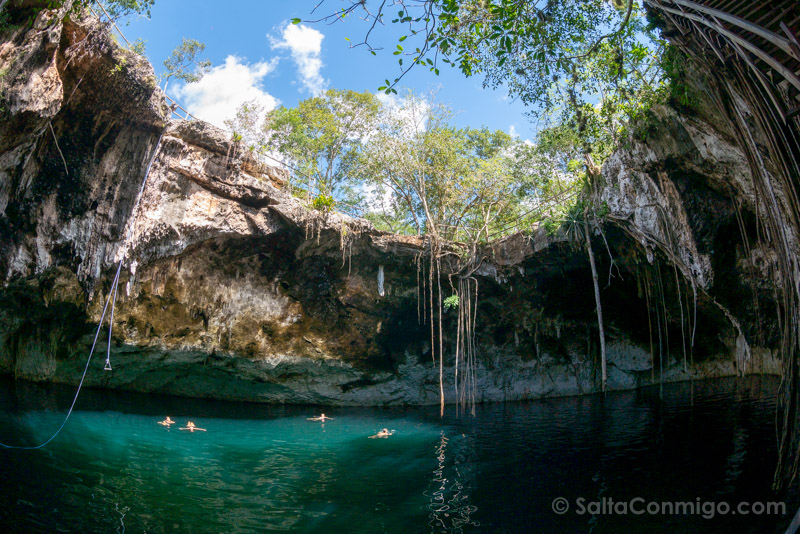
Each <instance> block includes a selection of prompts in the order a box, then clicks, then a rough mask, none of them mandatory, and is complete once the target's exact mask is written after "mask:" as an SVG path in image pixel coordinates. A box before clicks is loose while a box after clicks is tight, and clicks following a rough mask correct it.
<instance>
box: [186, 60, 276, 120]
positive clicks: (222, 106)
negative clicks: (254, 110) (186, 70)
mask: <svg viewBox="0 0 800 534" xmlns="http://www.w3.org/2000/svg"><path fill="white" fill-rule="evenodd" d="M275 65H276V61H275V60H273V61H261V62H258V63H253V64H247V63H245V62H244V60H242V59H241V58H238V57H236V56H228V57H227V58H226V59H225V63H224V64H223V65H217V66H216V67H213V68H212V69H211V70H210V71H209V72H208V74H206V75H205V76H203V78H202V79H201V80H200V81H199V82H195V83H189V84H185V85H183V86H180V87H177V88H176V89H175V90H174V94H175V96H176V97H177V98H178V99H180V100H182V101H183V105H184V106H185V107H186V108H187V109H188V110H189V112H190V113H191V114H192V115H194V116H195V117H197V118H198V119H202V120H204V121H208V122H210V123H211V124H213V125H215V126H218V127H220V128H225V124H224V121H225V120H226V119H231V118H233V116H234V115H236V110H237V109H238V108H239V106H241V105H242V104H243V103H244V102H251V101H255V102H257V103H258V104H259V105H260V106H262V107H263V108H264V111H269V110H271V109H274V108H275V107H276V106H277V105H278V99H277V98H275V97H274V96H272V95H271V94H269V93H268V92H266V91H265V90H264V89H263V88H262V83H263V80H264V78H265V77H266V76H267V74H269V73H270V72H272V71H273V70H274V69H275Z"/></svg>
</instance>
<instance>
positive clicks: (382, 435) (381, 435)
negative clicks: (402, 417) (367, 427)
mask: <svg viewBox="0 0 800 534" xmlns="http://www.w3.org/2000/svg"><path fill="white" fill-rule="evenodd" d="M392 434H394V430H392V431H391V432H390V431H389V429H388V428H382V429H381V431H380V432H378V433H377V434H375V435H374V436H370V438H388V437H389V436H391V435H392Z"/></svg>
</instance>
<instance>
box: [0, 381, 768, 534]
mask: <svg viewBox="0 0 800 534" xmlns="http://www.w3.org/2000/svg"><path fill="white" fill-rule="evenodd" d="M717 384H718V387H710V386H708V385H706V386H703V385H696V386H695V387H694V390H692V389H687V388H686V387H683V386H674V387H673V388H672V389H671V390H670V391H671V393H670V395H669V396H668V397H665V398H663V399H659V398H658V396H657V393H653V392H652V391H651V392H629V393H619V394H610V395H608V396H607V398H606V399H605V400H603V399H602V398H601V397H584V398H570V399H552V400H547V401H540V402H531V403H516V404H506V405H502V404H496V405H488V406H481V407H479V410H478V413H477V416H476V417H475V418H469V417H467V418H456V417H447V416H446V417H445V418H444V419H439V417H438V416H437V413H436V412H437V411H438V408H436V407H431V408H395V409H379V408H374V409H371V408H370V409H368V408H349V409H345V408H336V409H334V408H326V409H323V410H324V411H325V412H326V413H327V414H328V415H333V417H334V419H333V420H332V421H328V422H325V423H320V422H313V421H308V420H307V418H308V417H310V416H312V415H315V414H318V413H319V412H320V408H316V410H315V409H313V408H303V407H265V406H259V405H253V404H235V403H214V402H210V401H195V400H190V399H174V398H157V397H152V396H150V397H148V396H143V395H131V394H122V393H100V392H85V394H84V395H83V396H82V398H81V401H80V402H79V405H78V406H79V408H80V409H78V410H76V411H75V412H74V414H73V416H72V418H71V419H70V421H69V423H68V424H67V426H66V427H65V429H64V431H63V432H62V434H61V435H60V436H59V437H58V438H57V439H56V440H55V441H54V442H53V443H51V444H50V445H48V447H47V448H46V449H44V450H38V451H19V450H0V460H2V465H3V466H4V476H3V477H2V481H0V523H2V524H4V525H8V526H10V527H11V529H12V530H16V531H21V530H27V531H31V530H33V531H37V530H40V531H48V532H59V531H63V532H112V531H116V532H123V531H128V532H145V531H146V532H166V531H181V532H260V531H270V530H273V531H297V532H484V531H486V532H495V531H504V532H518V531H522V532H530V531H532V532H538V531H541V532H549V531H553V530H558V531H564V532H572V531H574V532H584V531H588V530H589V529H591V528H595V531H598V532H604V531H605V532H615V531H618V530H619V529H621V528H624V529H625V530H626V531H629V532H653V531H659V530H658V529H659V528H662V529H663V530H661V531H663V532H673V531H686V532H693V531H702V530H703V528H704V527H707V528H708V530H707V531H708V532H714V531H719V524H713V525H712V524H711V523H708V522H706V523H702V522H700V523H698V522H697V521H695V520H694V519H692V520H690V521H686V520H685V519H681V520H680V521H678V520H674V519H670V518H666V519H665V518H649V521H650V523H647V520H648V519H647V518H645V519H642V520H641V521H640V522H638V523H631V522H626V520H625V519H618V518H617V519H613V518H593V517H577V516H564V517H560V516H557V515H555V514H553V512H552V511H551V509H550V504H551V501H552V499H553V498H554V497H556V496H559V495H564V496H566V497H568V498H575V497H577V496H580V495H585V496H587V497H593V496H597V495H599V494H602V493H604V492H606V493H608V494H613V495H615V496H618V497H622V496H625V495H633V494H635V493H636V492H638V493H641V494H643V495H645V496H647V495H651V496H658V497H662V498H663V497H666V496H674V495H680V494H681V492H683V493H684V494H685V493H686V492H688V491H689V490H690V489H691V497H692V498H694V496H695V494H696V493H698V491H702V492H705V493H703V495H717V496H718V495H727V496H749V495H750V494H751V493H752V492H758V491H761V492H763V491H765V488H768V484H769V470H770V469H771V467H769V465H774V464H769V462H773V461H774V459H773V457H772V456H770V452H769V451H770V450H772V451H774V433H772V434H771V432H774V430H771V428H772V423H771V421H772V416H773V412H772V407H773V404H772V398H773V394H774V384H767V385H758V386H753V387H749V388H748V387H745V388H743V387H741V386H737V385H736V384H735V383H733V382H717ZM2 385H4V386H6V389H5V391H3V393H2V394H0V405H2V407H3V409H2V411H1V412H0V440H2V441H6V442H8V441H12V440H13V442H15V443H19V444H31V443H36V442H41V441H43V440H44V439H46V438H48V437H49V436H50V434H51V433H52V431H53V429H55V428H57V427H58V425H60V423H61V421H62V418H63V416H64V413H65V411H64V407H65V406H66V405H68V402H67V401H65V399H68V397H69V395H70V393H71V392H72V391H73V390H71V389H70V388H53V387H50V388H42V387H35V386H30V385H26V386H23V385H17V386H14V385H13V384H11V383H4V384H2ZM734 400H736V402H737V403H738V404H737V403H734V402H733V401H734ZM54 408H58V410H57V411H56V410H55V409H54ZM102 410H106V411H102ZM167 412H168V413H167ZM166 415H170V416H171V417H172V418H173V419H174V420H175V421H176V424H175V425H172V427H170V428H166V427H164V426H161V425H159V424H157V423H158V421H160V420H162V419H163V418H164V417H165V416H166ZM188 421H193V422H194V423H195V424H196V425H197V426H198V427H200V428H204V429H205V430H206V431H205V432H203V431H197V432H188V431H181V430H179V427H184V426H185V425H186V423H187V422H188ZM384 427H385V428H388V429H390V430H394V434H393V435H392V436H390V437H389V438H387V439H369V436H371V435H374V434H375V433H376V432H377V431H378V430H380V429H381V428H384ZM770 447H772V449H770ZM773 454H774V453H773ZM654 480H658V481H659V483H658V484H653V481H654ZM692 488H701V489H700V490H696V489H692ZM654 491H655V493H653V492H654ZM748 492H749V493H748ZM642 521H644V522H642ZM712 527H713V528H712ZM740 531H744V530H740Z"/></svg>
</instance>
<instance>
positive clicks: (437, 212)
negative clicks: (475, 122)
mask: <svg viewBox="0 0 800 534" xmlns="http://www.w3.org/2000/svg"><path fill="white" fill-rule="evenodd" d="M451 115H452V114H451V112H450V111H449V109H448V108H446V107H445V106H442V105H440V104H437V103H436V102H435V101H433V100H432V99H431V98H423V97H419V96H417V95H414V94H411V93H409V94H407V95H404V97H403V99H402V100H399V101H397V102H395V104H394V105H392V106H387V107H386V108H385V109H384V111H383V112H382V113H381V120H380V122H379V124H378V125H377V127H376V128H375V130H374V131H373V132H372V133H371V134H370V136H369V138H368V140H367V141H366V142H365V146H364V150H363V153H362V157H361V159H360V160H359V162H358V165H356V166H355V168H356V170H357V171H358V172H359V173H360V177H361V179H362V181H363V182H364V183H365V184H366V186H367V187H370V188H372V189H373V190H374V191H375V192H376V193H377V194H376V196H377V197H378V198H379V199H380V204H381V209H382V211H383V213H384V214H391V215H392V216H393V218H394V219H395V220H397V219H402V221H403V222H402V224H401V225H396V226H402V227H405V228H413V229H415V231H416V233H427V234H432V235H435V236H437V237H442V238H444V239H449V240H457V241H463V242H467V243H474V242H477V241H489V240H491V239H492V238H494V237H497V236H499V235H505V234H507V233H510V232H513V231H517V230H520V229H525V228H528V227H529V225H530V224H531V223H532V222H533V221H536V220H539V219H540V218H542V216H543V214H545V213H549V212H550V211H551V210H552V208H553V205H552V203H551V200H552V199H553V197H557V196H558V195H559V194H562V193H566V192H567V191H569V190H570V188H572V187H573V183H572V182H573V180H572V178H571V177H569V176H567V175H566V174H565V173H563V172H562V171H561V169H560V168H559V165H558V162H557V161H556V160H555V159H554V158H551V157H550V156H549V155H548V154H546V153H544V152H542V151H540V150H538V149H537V147H533V146H530V145H528V144H526V143H521V142H519V141H517V140H515V139H512V138H511V137H510V136H509V135H508V134H507V133H505V132H502V131H491V130H489V129H487V128H480V129H473V128H456V127H454V126H452V125H451V124H450V118H451ZM387 205H388V206H387Z"/></svg>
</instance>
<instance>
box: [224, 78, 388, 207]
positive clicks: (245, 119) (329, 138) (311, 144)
mask: <svg viewBox="0 0 800 534" xmlns="http://www.w3.org/2000/svg"><path fill="white" fill-rule="evenodd" d="M379 107H380V103H379V102H378V100H377V98H375V95H374V94H372V93H369V92H364V93H358V92H355V91H350V90H336V89H330V90H328V91H326V92H325V93H323V94H322V95H320V96H316V97H313V98H308V99H306V100H303V101H301V102H300V103H299V104H298V105H297V107H295V108H286V107H284V106H281V107H279V108H277V109H275V110H272V111H271V112H270V113H268V114H267V115H266V117H265V119H264V121H263V123H261V127H260V128H258V127H257V125H258V124H259V123H258V121H257V120H256V119H255V117H256V116H257V115H258V113H256V112H255V111H256V110H249V111H248V110H240V111H242V113H240V114H239V119H238V121H234V122H236V123H237V125H238V126H239V127H240V128H242V129H243V130H245V131H248V132H250V133H251V135H252V137H254V138H255V141H254V143H253V144H255V145H257V146H263V147H265V148H271V149H273V150H275V151H277V152H279V153H281V154H283V155H285V156H287V157H288V158H289V159H290V160H291V163H292V167H293V171H294V172H293V176H292V180H293V185H294V186H296V187H300V188H305V189H306V191H308V192H310V193H311V194H314V195H317V194H319V195H326V196H337V198H341V195H344V196H352V195H347V194H345V193H346V189H347V185H348V184H347V183H345V182H347V181H348V178H349V177H350V176H352V175H354V174H355V169H354V167H355V165H356V164H357V161H358V159H359V154H360V152H361V149H362V146H363V143H362V139H363V138H364V137H366V135H367V134H368V133H369V132H370V131H372V129H373V128H374V125H375V121H376V119H377V116H378V109H379Z"/></svg>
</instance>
